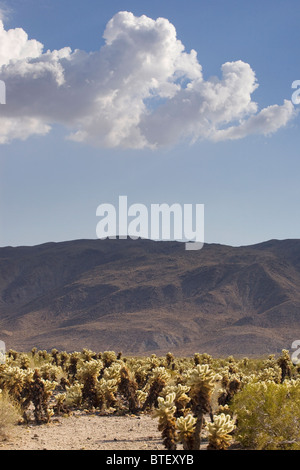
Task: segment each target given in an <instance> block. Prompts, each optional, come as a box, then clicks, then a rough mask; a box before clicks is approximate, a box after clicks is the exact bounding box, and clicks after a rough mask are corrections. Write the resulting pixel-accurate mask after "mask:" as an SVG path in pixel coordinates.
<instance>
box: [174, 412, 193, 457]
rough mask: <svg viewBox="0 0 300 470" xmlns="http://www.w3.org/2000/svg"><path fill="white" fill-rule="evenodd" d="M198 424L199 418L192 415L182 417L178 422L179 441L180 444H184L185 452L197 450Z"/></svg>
mask: <svg viewBox="0 0 300 470" xmlns="http://www.w3.org/2000/svg"><path fill="white" fill-rule="evenodd" d="M196 424H197V418H195V417H194V416H193V415H191V414H188V415H186V416H181V417H180V418H177V420H176V428H177V432H178V437H177V439H178V441H179V442H182V444H183V448H184V450H193V449H194V448H195V442H194V441H195V428H196Z"/></svg>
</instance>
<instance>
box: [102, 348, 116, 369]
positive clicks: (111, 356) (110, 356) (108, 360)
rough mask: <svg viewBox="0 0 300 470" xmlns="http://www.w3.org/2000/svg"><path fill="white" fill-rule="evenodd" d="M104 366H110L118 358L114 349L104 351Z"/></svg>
mask: <svg viewBox="0 0 300 470" xmlns="http://www.w3.org/2000/svg"><path fill="white" fill-rule="evenodd" d="M101 359H102V361H103V363H104V367H110V366H111V365H112V363H113V362H115V361H116V360H117V355H116V353H115V352H114V351H104V353H103V354H102V357H101Z"/></svg>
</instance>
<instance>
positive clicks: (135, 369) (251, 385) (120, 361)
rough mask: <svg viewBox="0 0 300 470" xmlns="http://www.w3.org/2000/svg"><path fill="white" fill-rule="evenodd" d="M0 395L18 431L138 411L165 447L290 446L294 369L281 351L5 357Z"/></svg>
mask: <svg viewBox="0 0 300 470" xmlns="http://www.w3.org/2000/svg"><path fill="white" fill-rule="evenodd" d="M0 397H5V400H4V399H3V398H2V408H3V409H4V407H6V408H7V409H6V412H7V413H9V410H10V409H12V406H13V407H14V410H15V409H18V421H19V424H21V425H23V426H26V425H27V424H28V423H30V422H31V423H35V424H37V425H42V424H47V423H49V422H51V420H53V419H55V417H57V416H61V417H62V418H64V417H66V419H67V416H70V415H71V414H72V413H76V412H79V411H80V412H82V413H97V415H99V416H101V415H117V416H123V415H133V414H134V415H142V414H146V415H150V416H152V418H153V420H156V421H157V429H158V430H159V432H160V434H161V439H162V443H163V445H164V447H165V448H166V449H168V450H175V449H185V450H199V449H208V450H226V449H228V448H230V447H231V446H237V447H238V448H247V449H261V450H264V449H276V450H277V449H283V450H289V449H300V370H299V368H297V366H295V365H293V364H292V362H291V361H290V360H289V355H288V352H287V351H286V350H283V351H282V354H281V355H279V357H277V358H276V357H275V355H272V356H269V357H268V358H266V359H248V358H243V359H235V358H234V357H232V356H230V357H228V358H213V357H211V356H210V355H208V354H205V353H203V354H200V353H196V354H195V355H194V356H193V357H175V355H174V354H171V353H168V354H166V355H165V356H161V357H158V356H156V355H153V354H152V355H151V356H149V357H124V356H123V355H122V353H115V352H114V351H104V352H94V351H90V350H88V349H84V350H82V351H75V352H71V353H67V352H66V351H58V350H56V349H53V350H52V351H45V350H44V351H39V350H37V348H33V349H32V351H31V352H29V353H24V352H22V353H21V352H17V351H13V350H9V351H7V353H6V360H5V362H4V363H3V364H1V365H0ZM6 403H9V405H8V404H7V405H6ZM12 404H14V405H12ZM7 413H6V414H7ZM3 416H4V414H3ZM14 419H15V418H14ZM0 426H1V417H0Z"/></svg>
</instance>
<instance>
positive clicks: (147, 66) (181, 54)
mask: <svg viewBox="0 0 300 470" xmlns="http://www.w3.org/2000/svg"><path fill="white" fill-rule="evenodd" d="M103 37H104V39H105V44H104V46H102V47H101V48H100V49H99V50H98V51H96V52H90V53H88V52H85V51H81V50H74V51H72V50H71V49H70V48H68V47H64V48H62V49H60V50H54V51H44V47H43V45H42V44H41V43H40V42H39V41H37V40H35V39H29V38H28V35H27V34H26V32H25V31H24V30H23V29H21V28H17V29H12V30H8V31H6V30H5V29H4V26H3V23H2V22H0V79H2V80H4V81H5V83H6V86H7V104H6V105H5V106H1V108H0V143H7V142H9V141H11V140H13V139H26V138H28V137H29V136H31V135H34V134H40V135H44V134H46V133H47V132H49V131H50V130H51V126H53V125H54V124H61V125H63V126H65V127H66V128H67V129H68V131H67V133H68V138H69V139H72V140H74V141H78V142H86V143H89V144H93V145H99V146H106V147H118V146H119V147H123V148H144V147H150V148H156V147H159V146H163V145H174V144H176V143H177V142H178V141H179V140H181V139H188V140H191V141H196V140H198V139H203V138H204V139H210V140H213V141H215V140H226V139H239V138H243V137H246V136H247V135H250V134H253V133H259V134H269V133H273V132H276V131H277V130H278V129H279V128H280V127H282V126H285V125H286V124H287V123H288V121H289V120H290V119H291V118H292V117H293V115H294V107H293V105H292V104H291V102H290V101H285V102H284V103H283V104H282V105H273V106H270V107H268V108H265V109H262V110H260V111H258V105H257V103H255V102H254V101H253V100H252V98H251V95H252V93H253V92H254V91H255V89H256V88H257V86H258V84H257V81H256V77H255V73H254V71H253V70H252V68H251V67H250V65H249V64H247V63H245V62H242V61H236V62H227V63H225V64H223V65H222V67H221V78H217V77H213V78H211V79H209V80H204V79H203V75H202V67H201V65H200V63H199V62H198V59H197V53H196V52H195V51H194V50H191V51H190V52H187V51H186V50H185V48H184V45H183V44H182V42H181V41H180V40H179V39H177V36H176V30H175V27H174V26H173V25H172V24H171V23H170V22H169V21H168V20H167V19H164V18H158V19H157V20H153V19H151V18H148V17H146V16H145V15H143V16H141V17H136V16H134V15H133V14H132V13H129V12H119V13H117V14H116V15H115V16H114V17H113V18H112V19H111V20H110V21H109V22H108V24H107V26H106V29H105V31H104V35H103Z"/></svg>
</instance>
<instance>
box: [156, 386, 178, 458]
mask: <svg viewBox="0 0 300 470" xmlns="http://www.w3.org/2000/svg"><path fill="white" fill-rule="evenodd" d="M174 400H175V393H170V394H168V395H167V396H166V398H163V397H158V408H157V409H156V410H155V412H154V415H153V416H154V417H158V419H159V424H158V429H159V431H161V433H162V438H163V443H164V446H165V448H166V449H168V450H176V419H175V417H174V413H175V411H176V406H175V404H174Z"/></svg>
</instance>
